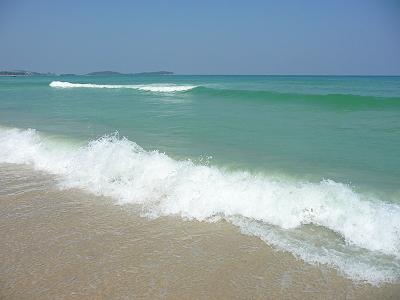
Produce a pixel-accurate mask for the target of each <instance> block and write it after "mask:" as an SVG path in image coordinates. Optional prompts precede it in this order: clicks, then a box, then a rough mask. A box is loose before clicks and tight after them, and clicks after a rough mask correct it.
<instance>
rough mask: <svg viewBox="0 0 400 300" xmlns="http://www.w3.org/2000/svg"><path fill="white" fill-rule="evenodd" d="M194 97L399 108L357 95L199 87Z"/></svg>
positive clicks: (396, 100) (397, 102)
mask: <svg viewBox="0 0 400 300" xmlns="http://www.w3.org/2000/svg"><path fill="white" fill-rule="evenodd" d="M190 92H191V93H193V94H196V95H202V96H208V97H213V98H220V99H238V100H243V101H269V102H274V101H279V102H285V101H286V102H292V103H301V104H304V105H317V106H324V107H327V108H329V107H330V108H332V109H349V110H352V109H368V108H369V107H375V108H376V107H378V108H379V107H388V106H390V107H399V106H400V97H376V96H366V95H357V94H304V93H281V92H276V91H269V90H246V89H227V88H211V87H208V86H199V87H198V88H196V89H194V90H193V91H190Z"/></svg>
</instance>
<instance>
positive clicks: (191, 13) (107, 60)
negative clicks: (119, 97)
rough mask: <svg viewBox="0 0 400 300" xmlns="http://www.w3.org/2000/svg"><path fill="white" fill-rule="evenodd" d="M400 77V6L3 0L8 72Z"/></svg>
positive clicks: (0, 54) (1, 33) (0, 24)
mask: <svg viewBox="0 0 400 300" xmlns="http://www.w3.org/2000/svg"><path fill="white" fill-rule="evenodd" d="M9 69H22V70H29V71H38V72H55V73H77V74H81V73H87V72H92V71H102V70H113V71H119V72H142V71H157V70H167V71H172V72H175V73H177V74H303V75H319V74H321V75H322V74H323V75H400V0H336V1H321V0H318V1H316V0H307V1H300V0H291V1H289V0H282V1H269V0H264V1H256V0H247V1H234V0H231V1H220V0H213V1H210V0H202V1H188V0H186V1H175V0H169V1H166V0H165V1H161V0H160V1H157V0H148V1H134V0H133V1H128V0H113V1H111V0H109V1H102V0H97V1H90V0H87V1H77V0H68V1H63V0H51V1H50V0H0V70H9Z"/></svg>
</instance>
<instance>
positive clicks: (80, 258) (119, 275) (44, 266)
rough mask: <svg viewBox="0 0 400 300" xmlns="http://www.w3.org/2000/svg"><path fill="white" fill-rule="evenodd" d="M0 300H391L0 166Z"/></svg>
mask: <svg viewBox="0 0 400 300" xmlns="http://www.w3.org/2000/svg"><path fill="white" fill-rule="evenodd" d="M0 232H1V234H0V244H1V247H0V261H1V264H0V299H400V285H399V284H387V285H383V286H380V287H374V286H371V285H369V284H363V283H359V282H358V283H356V282H352V281H350V280H348V279H346V278H344V277H343V276H341V275H340V274H338V273H337V272H336V271H335V270H334V269H331V268H328V267H326V266H322V265H320V266H315V265H309V264H305V263H303V262H302V261H301V260H297V259H296V258H295V257H294V256H293V255H291V254H289V253H285V252H282V251H277V250H275V249H273V248H271V247H269V246H268V245H266V244H265V243H264V242H262V241H261V240H260V239H258V238H256V237H251V236H246V235H243V234H241V233H240V232H239V230H238V229H237V228H236V227H234V226H233V225H231V224H229V223H227V222H216V223H207V222H197V221H183V220H181V219H179V218H174V217H161V218H157V219H149V218H146V217H141V216H140V209H139V208H138V207H135V206H132V205H128V206H126V205H125V206H118V205H115V204H114V202H113V201H112V200H110V199H108V198H105V197H97V196H94V195H91V194H88V193H85V192H83V191H80V190H61V189H59V188H58V187H57V182H56V180H55V178H54V177H52V176H50V175H46V174H43V173H39V172H36V171H33V170H32V169H30V168H29V167H27V166H20V165H11V164H2V165H0Z"/></svg>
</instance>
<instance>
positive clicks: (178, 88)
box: [49, 81, 197, 93]
mask: <svg viewBox="0 0 400 300" xmlns="http://www.w3.org/2000/svg"><path fill="white" fill-rule="evenodd" d="M49 86H51V87H54V88H94V89H134V90H140V91H148V92H160V93H173V92H184V91H189V90H192V89H194V88H196V87H197V86H196V85H174V84H137V85H130V84H94V83H71V82H67V81H52V82H51V83H50V84H49Z"/></svg>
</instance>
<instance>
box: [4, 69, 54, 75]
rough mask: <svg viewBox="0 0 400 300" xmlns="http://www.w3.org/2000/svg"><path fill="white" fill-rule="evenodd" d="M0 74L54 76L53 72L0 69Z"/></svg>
mask: <svg viewBox="0 0 400 300" xmlns="http://www.w3.org/2000/svg"><path fill="white" fill-rule="evenodd" d="M0 76H56V74H54V73H38V72H30V71H23V70H12V71H0Z"/></svg>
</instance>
